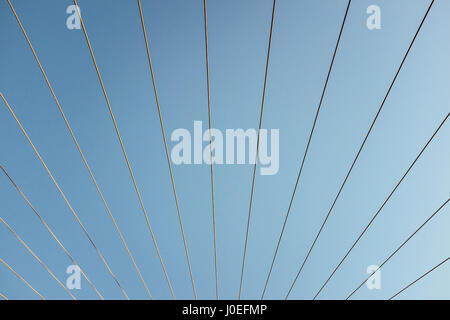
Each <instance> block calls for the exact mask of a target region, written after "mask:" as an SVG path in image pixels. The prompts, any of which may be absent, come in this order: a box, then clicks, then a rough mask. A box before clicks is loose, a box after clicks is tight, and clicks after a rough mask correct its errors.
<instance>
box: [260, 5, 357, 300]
mask: <svg viewBox="0 0 450 320" xmlns="http://www.w3.org/2000/svg"><path fill="white" fill-rule="evenodd" d="M351 2H352V0H349V1H348V4H347V9H346V10H345V15H344V19H343V21H342V25H341V29H340V31H339V37H338V40H337V42H336V46H335V48H334V53H333V58H332V59H331V64H330V68H329V69H328V74H327V78H326V80H325V85H324V86H323V90H322V96H321V97H320V101H319V106H318V107H317V111H316V116H315V118H314V122H313V125H312V128H311V132H310V134H309V138H308V143H307V144H306V149H305V152H304V154H303V159H302V163H301V165H300V170H299V172H298V175H297V181H296V182H295V186H294V191H293V192H292V196H291V201H290V202H289V207H288V210H287V212H286V216H285V218H284V223H283V227H282V228H281V233H280V237H279V238H278V243H277V246H276V249H275V253H274V255H273V259H272V263H271V265H270V269H269V273H268V275H267V279H266V283H265V285H264V290H263V293H262V295H261V299H264V295H265V293H266V290H267V285H268V284H269V280H270V276H271V274H272V269H273V266H274V264H275V260H276V258H277V254H278V249H279V247H280V243H281V239H282V237H283V234H284V230H285V228H286V224H287V221H288V218H289V214H290V212H291V207H292V203H293V201H294V197H295V193H296V192H297V186H298V184H299V181H300V177H301V175H302V172H303V166H304V164H305V160H306V156H307V155H308V150H309V146H310V144H311V139H312V137H313V134H314V129H315V127H316V123H317V118H318V117H319V112H320V108H321V106H322V102H323V99H324V97H325V92H326V90H327V87H328V81H329V80H330V75H331V71H332V70H333V65H334V60H335V58H336V54H337V51H338V48H339V43H340V42H341V36H342V32H343V31H344V26H345V22H346V20H347V15H348V11H349V9H350V4H351Z"/></svg>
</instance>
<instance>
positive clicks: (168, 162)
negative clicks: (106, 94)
mask: <svg viewBox="0 0 450 320" xmlns="http://www.w3.org/2000/svg"><path fill="white" fill-rule="evenodd" d="M138 6H139V14H140V17H141V24H142V32H143V34H144V39H145V46H146V49H147V57H148V63H149V66H150V73H151V76H152V82H153V91H154V93H155V99H156V106H157V108H158V115H159V122H160V124H161V132H162V137H163V140H164V148H165V151H166V158H167V164H168V166H169V172H170V179H171V181H172V189H173V195H174V198H175V204H176V207H177V212H178V221H179V223H180V229H181V235H182V238H183V245H184V251H185V253H186V260H187V264H188V268H189V275H190V277H191V284H192V290H193V291H194V296H195V299H197V292H196V290H195V283H194V276H193V275H192V268H191V261H190V259H189V250H188V246H187V243H186V236H185V234H184V227H183V221H182V219H181V213H180V206H179V203H178V196H177V191H176V189H175V179H174V177H173V172H172V165H171V163H170V156H169V148H168V147H167V140H166V133H165V130H164V124H163V120H162V115H161V107H160V105H159V98H158V91H157V90H156V80H155V75H154V73H153V65H152V59H151V56H150V49H149V44H148V42H149V41H148V37H147V31H146V29H145V23H144V15H143V14H142V7H141V1H140V0H138Z"/></svg>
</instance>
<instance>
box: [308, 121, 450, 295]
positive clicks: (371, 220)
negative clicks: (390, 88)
mask: <svg viewBox="0 0 450 320" xmlns="http://www.w3.org/2000/svg"><path fill="white" fill-rule="evenodd" d="M449 115H450V114H447V116H446V117H445V118H444V120H443V121H442V122H441V124H440V125H439V127H438V128H437V129H436V131H435V132H434V133H433V135H432V136H431V138H430V139H429V140H428V141H427V143H426V144H425V146H424V147H423V148H422V150H421V151H420V153H419V154H418V155H417V157H416V158H415V159H414V161H413V162H412V163H411V165H410V166H409V168H408V169H407V170H406V172H405V173H404V174H403V176H402V177H401V179H400V180H399V181H398V182H397V184H396V185H395V187H394V189H392V191H391V193H389V195H388V197H387V198H386V199H385V200H384V202H383V204H382V205H381V206H380V208H379V209H378V210H377V212H376V213H375V214H374V215H373V217H372V219H370V221H369V223H368V224H367V226H366V227H365V228H364V230H363V231H362V232H361V234H360V235H359V236H358V238H357V239H356V240H355V242H354V243H353V245H352V246H351V247H350V249H349V250H348V251H347V253H346V254H345V255H344V257H343V258H342V260H341V261H340V262H339V264H338V265H337V266H336V268H335V269H334V270H333V272H332V273H331V275H330V276H329V277H328V279H327V281H325V283H324V284H323V285H322V287H321V288H320V290H319V291H318V292H317V293H316V295H315V296H314V299H316V298H317V296H318V295H319V294H320V292H321V291H322V290H323V288H325V286H326V285H327V283H328V282H329V281H330V279H331V278H332V277H333V276H334V274H335V273H336V271H337V270H338V269H339V268H340V266H341V265H342V263H343V262H344V261H345V259H347V257H348V255H349V254H350V252H352V250H353V248H354V247H355V246H356V244H357V243H358V242H359V240H360V239H361V238H362V236H363V235H364V234H365V233H366V231H367V230H368V229H369V227H370V226H371V225H372V223H373V222H374V221H375V219H376V218H377V216H378V215H379V214H380V212H381V210H383V208H384V206H385V205H386V203H388V201H389V200H390V199H391V197H392V195H393V194H394V193H395V191H396V190H397V189H398V187H399V186H400V184H401V183H402V182H403V180H404V179H405V178H406V176H407V175H408V174H409V172H410V171H411V169H412V168H413V167H414V165H415V164H416V162H417V161H418V160H419V158H420V157H421V156H422V154H423V153H424V152H425V150H426V149H427V147H428V146H429V145H430V143H431V141H433V139H434V137H435V136H436V134H437V133H438V132H439V130H440V129H441V128H442V126H443V125H444V123H445V121H447V119H448V116H449Z"/></svg>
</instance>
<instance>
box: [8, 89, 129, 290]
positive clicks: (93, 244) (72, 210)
mask: <svg viewBox="0 0 450 320" xmlns="http://www.w3.org/2000/svg"><path fill="white" fill-rule="evenodd" d="M0 97H1V98H2V99H3V101H4V102H5V105H6V107H7V108H8V110H9V112H10V113H11V115H12V116H13V118H14V120H15V121H16V123H17V125H18V126H19V127H20V130H21V131H22V133H23V134H24V136H25V138H26V139H27V140H28V143H29V144H30V146H31V147H32V148H33V150H34V153H35V154H36V156H37V157H38V158H39V161H40V162H41V163H42V165H43V166H44V168H45V171H46V172H47V174H48V176H49V177H50V179H51V180H52V181H53V184H54V185H55V186H56V188H57V189H58V191H59V194H60V195H61V196H62V198H63V199H64V202H65V203H66V204H67V207H68V208H69V209H70V211H71V212H72V214H73V216H74V217H75V219H76V220H77V222H78V224H79V225H80V227H81V228H82V229H83V232H84V234H85V235H86V237H87V238H88V240H89V242H90V243H91V245H92V246H93V247H94V249H95V251H96V252H97V254H98V256H99V257H100V259H101V260H102V262H103V264H104V265H105V267H106V268H107V269H108V272H109V273H110V275H111V276H112V278H113V280H114V282H115V283H116V284H117V286H118V287H119V289H120V290H121V291H122V293H123V295H124V296H125V298H126V299H129V298H128V295H127V294H126V292H125V290H124V289H123V287H122V285H121V284H120V282H119V280H118V279H117V277H116V276H115V274H114V273H113V272H112V270H111V268H110V267H109V265H108V263H107V262H106V260H105V258H104V257H103V255H102V254H101V252H100V250H99V249H98V248H97V246H96V245H95V243H94V240H93V239H92V237H91V236H90V234H89V233H88V231H87V230H86V228H85V227H84V225H83V223H82V222H81V220H80V218H79V217H78V215H77V213H76V212H75V210H74V209H73V207H72V205H71V204H70V202H69V200H68V199H67V197H66V195H65V194H64V192H63V191H62V189H61V187H60V186H59V184H58V183H57V182H56V180H55V178H54V177H53V174H52V173H51V171H50V169H49V168H48V167H47V165H46V163H45V162H44V160H43V159H42V157H41V155H40V153H39V152H38V151H37V149H36V147H35V146H34V144H33V142H32V141H31V139H30V137H29V136H28V134H27V132H26V131H25V129H24V128H23V126H22V124H21V123H20V121H19V119H18V118H17V117H16V114H15V113H14V111H13V110H12V109H11V107H10V105H9V104H8V101H6V99H5V97H4V96H3V94H2V93H0Z"/></svg>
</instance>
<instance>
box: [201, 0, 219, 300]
mask: <svg viewBox="0 0 450 320" xmlns="http://www.w3.org/2000/svg"><path fill="white" fill-rule="evenodd" d="M203 17H204V26H205V63H206V86H207V91H208V124H209V153H210V156H211V158H210V159H211V167H210V168H211V170H210V171H211V204H212V219H213V236H214V273H215V278H216V300H218V299H219V279H218V277H219V275H218V272H217V244H216V206H215V202H214V173H213V156H212V133H211V90H210V86H209V52H208V18H207V10H206V0H203Z"/></svg>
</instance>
